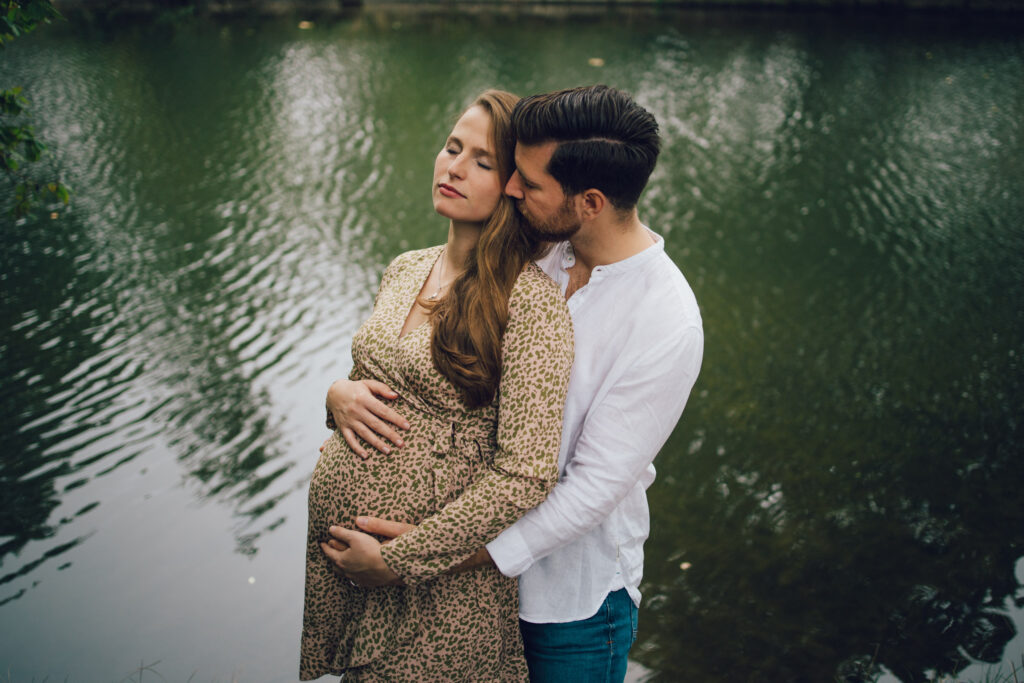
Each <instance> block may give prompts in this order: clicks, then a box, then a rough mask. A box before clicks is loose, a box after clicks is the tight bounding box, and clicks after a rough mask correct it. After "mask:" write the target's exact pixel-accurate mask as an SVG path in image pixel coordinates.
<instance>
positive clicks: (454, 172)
mask: <svg viewBox="0 0 1024 683" xmlns="http://www.w3.org/2000/svg"><path fill="white" fill-rule="evenodd" d="M465 170H466V160H465V158H464V157H463V155H462V154H456V155H455V158H453V159H452V161H451V163H450V164H448V175H450V176H451V177H453V178H462V177H463V174H464V173H465Z"/></svg>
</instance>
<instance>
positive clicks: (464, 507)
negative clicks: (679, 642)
mask: <svg viewBox="0 0 1024 683" xmlns="http://www.w3.org/2000/svg"><path fill="white" fill-rule="evenodd" d="M527 272H528V273H529V274H530V277H529V282H528V283H527V284H528V285H529V286H522V285H521V283H522V281H523V280H526V279H527V278H524V277H523V276H520V278H519V280H518V281H517V284H516V287H514V288H513V292H512V296H511V297H510V300H509V322H508V325H507V327H506V330H505V336H504V340H503V345H502V372H501V383H500V386H499V400H498V426H497V434H496V441H497V450H496V452H495V457H494V461H493V463H492V464H491V465H489V466H488V467H487V469H486V470H484V473H483V475H482V476H480V477H479V478H478V479H477V480H476V481H475V482H473V483H472V484H471V485H470V486H469V487H468V488H467V489H466V490H465V491H464V492H463V493H462V495H460V496H459V497H458V498H457V499H456V500H454V501H452V502H451V503H449V504H448V505H446V506H445V507H444V508H443V509H442V510H440V511H439V512H438V513H437V514H435V515H433V516H431V517H429V518H427V519H425V520H423V521H422V522H421V523H420V524H419V526H418V527H416V528H415V529H413V530H411V531H408V532H406V533H404V534H402V535H401V536H399V537H398V538H396V539H394V540H393V541H391V542H389V543H386V544H385V545H384V546H383V547H382V549H381V554H382V556H383V558H384V561H385V562H386V563H387V565H388V566H389V567H390V568H391V569H392V570H393V571H394V572H395V573H397V574H398V575H399V576H401V577H402V579H403V580H404V581H405V583H406V584H408V585H415V584H417V583H420V582H422V581H423V580H425V579H429V578H432V577H435V576H438V575H439V574H442V573H444V572H445V571H447V570H449V569H451V568H453V567H455V566H456V565H458V564H459V563H461V562H462V561H463V560H465V559H466V558H468V557H469V556H470V555H472V554H473V553H474V552H475V551H476V550H477V549H479V548H480V547H482V546H483V545H484V544H485V543H486V542H487V541H489V540H491V539H493V538H494V537H495V536H497V535H498V533H500V532H501V530H502V529H505V528H506V527H508V526H509V525H510V524H512V523H513V522H515V521H516V520H517V519H519V518H520V517H522V515H523V514H524V513H525V512H526V511H527V510H529V509H530V508H532V507H534V506H536V505H538V504H539V503H540V502H541V501H543V500H544V498H545V497H546V496H547V494H548V492H549V491H550V490H551V489H552V488H553V487H554V485H555V482H556V481H557V479H558V449H559V444H560V441H561V435H562V411H563V408H564V404H565V393H566V389H567V386H568V383H569V373H570V370H571V368H572V359H573V337H572V321H571V319H570V317H569V310H568V308H567V307H566V304H565V300H564V299H563V298H562V295H561V293H560V292H559V291H558V289H557V287H556V286H555V285H554V284H553V283H552V282H551V281H550V280H548V278H547V276H545V275H542V274H541V273H540V271H539V270H535V269H534V267H533V266H530V267H529V270H528V271H527Z"/></svg>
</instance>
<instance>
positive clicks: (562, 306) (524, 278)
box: [508, 261, 569, 317]
mask: <svg viewBox="0 0 1024 683" xmlns="http://www.w3.org/2000/svg"><path fill="white" fill-rule="evenodd" d="M508 305H509V311H510V312H511V311H514V310H516V309H541V310H545V311H547V312H549V313H551V312H553V313H555V314H557V315H559V316H561V315H563V314H564V315H565V317H568V315H569V307H568V306H567V305H566V303H565V296H564V295H563V294H562V290H561V288H560V287H559V286H558V285H557V284H556V283H555V281H554V280H552V279H551V278H550V277H548V275H547V273H545V272H544V271H543V270H541V268H540V266H538V265H537V264H536V263H534V262H533V261H531V262H530V263H529V264H527V266H526V267H525V268H523V272H521V273H520V274H519V277H518V278H516V282H515V284H514V285H513V286H512V293H511V296H509V301H508Z"/></svg>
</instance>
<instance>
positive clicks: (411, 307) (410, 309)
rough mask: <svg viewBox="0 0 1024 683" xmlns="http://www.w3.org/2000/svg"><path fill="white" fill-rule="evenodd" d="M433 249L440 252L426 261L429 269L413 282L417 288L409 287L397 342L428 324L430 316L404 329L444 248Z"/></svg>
mask: <svg viewBox="0 0 1024 683" xmlns="http://www.w3.org/2000/svg"><path fill="white" fill-rule="evenodd" d="M434 249H439V250H440V252H439V253H438V255H437V256H435V257H434V258H433V259H429V260H427V261H426V263H429V264H430V265H429V267H428V268H427V272H426V274H425V275H424V276H423V277H422V278H416V280H415V281H416V282H418V283H419V287H410V289H411V291H412V301H411V302H410V303H409V305H408V307H406V309H405V310H406V314H405V317H404V318H403V319H402V326H401V327H399V328H398V342H401V341H402V340H404V339H405V338H406V337H408V336H409V335H410V334H412V333H414V332H416V331H417V330H419V329H420V328H421V327H423V326H424V325H426V324H428V323H429V322H430V316H429V315H428V316H427V318H426V319H425V320H423V322H421V323H419V324H417V325H414V326H413V327H410V328H409V329H408V330H407V329H405V328H406V326H407V325H408V324H409V318H411V317H412V315H413V313H415V312H416V307H417V306H418V305H419V296H420V292H422V291H423V288H424V287H425V286H426V285H427V280H429V279H430V274H431V273H433V272H434V266H435V265H437V259H439V258H441V254H443V253H444V246H440V247H434Z"/></svg>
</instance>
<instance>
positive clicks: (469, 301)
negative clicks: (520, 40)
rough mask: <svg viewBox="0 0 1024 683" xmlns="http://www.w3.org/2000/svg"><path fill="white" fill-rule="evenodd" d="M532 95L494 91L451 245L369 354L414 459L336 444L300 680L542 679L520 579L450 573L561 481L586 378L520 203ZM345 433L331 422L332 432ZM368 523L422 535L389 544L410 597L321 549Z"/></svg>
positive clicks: (317, 486) (453, 143)
mask: <svg viewBox="0 0 1024 683" xmlns="http://www.w3.org/2000/svg"><path fill="white" fill-rule="evenodd" d="M517 99H518V98H516V97H515V96H513V95H510V94H509V93H503V92H500V91H493V90H491V91H487V92H485V93H483V94H482V95H481V96H480V97H478V98H477V99H476V101H475V102H474V104H473V105H472V106H471V107H469V109H467V110H466V112H465V113H463V115H462V116H461V117H460V118H459V119H458V121H457V122H456V124H455V127H454V128H453V130H452V132H451V134H450V135H449V136H448V139H447V140H446V142H445V145H444V147H443V148H442V150H441V152H440V153H439V154H438V156H437V160H436V162H435V164H434V181H433V201H434V209H435V211H436V212H437V213H438V214H440V215H441V216H443V217H445V218H448V219H449V223H448V239H447V241H446V243H445V244H444V245H439V246H436V247H432V248H428V249H423V250H420V251H413V252H408V253H405V254H402V255H401V256H399V257H397V258H396V259H395V260H394V261H393V262H392V263H391V265H390V266H388V268H387V270H385V272H384V276H383V278H382V280H381V284H380V290H379V292H378V294H377V299H376V301H375V303H374V308H373V313H372V314H371V316H370V318H369V319H368V320H367V321H366V322H365V323H364V324H363V326H362V327H361V328H360V329H359V331H358V332H357V333H356V336H355V338H354V339H353V342H352V357H353V361H354V367H353V369H352V373H351V374H350V379H354V380H362V379H374V380H379V381H381V382H383V383H385V384H387V385H388V386H389V387H391V388H392V389H394V390H395V391H396V392H397V394H398V397H397V398H395V399H394V401H393V407H394V408H395V409H396V410H397V411H399V412H400V413H401V414H402V415H403V416H405V417H406V418H407V419H408V423H409V428H408V430H406V431H405V432H404V433H403V438H404V442H405V443H404V446H403V448H402V449H400V450H398V451H394V452H392V453H391V454H388V455H385V454H382V453H380V452H378V451H376V450H375V449H360V450H361V451H363V453H362V454H360V453H357V452H356V451H355V450H353V449H352V448H351V447H350V446H349V445H348V444H347V443H346V441H345V439H344V438H342V436H341V435H340V434H339V433H338V432H335V433H334V435H332V437H331V438H330V439H329V440H328V442H327V444H325V447H324V449H323V452H322V454H321V457H320V460H319V461H318V462H317V465H316V468H315V470H314V473H313V479H312V482H311V483H310V490H309V534H308V540H307V549H306V595H305V614H304V618H303V631H302V651H301V661H300V675H301V678H302V679H303V680H309V679H313V678H317V677H320V676H322V675H324V674H335V675H340V674H344V676H345V681H385V680H386V681H409V682H412V681H416V682H421V681H503V682H504V681H526V680H527V678H528V677H527V670H526V663H525V660H524V659H523V655H522V640H521V637H520V635H519V623H518V609H517V591H516V583H515V581H514V580H513V579H509V578H507V577H505V576H502V575H501V574H500V573H499V572H498V571H497V570H496V569H494V568H493V567H490V568H483V569H476V570H473V571H467V572H462V573H456V574H444V573H443V572H445V571H446V570H448V569H450V568H452V567H454V566H456V565H458V564H460V563H461V562H462V561H463V560H465V559H466V558H467V557H469V556H470V555H471V554H473V552H474V551H475V550H476V549H478V548H480V547H482V546H483V545H484V544H485V543H486V542H487V541H489V540H490V539H492V538H494V537H495V536H496V535H497V534H498V533H499V532H500V531H501V530H503V529H504V528H505V527H507V526H509V525H510V524H512V522H514V521H515V520H516V519H518V518H519V517H520V516H522V515H523V514H524V513H525V512H526V511H527V510H528V509H530V508H531V507H534V506H536V505H537V504H538V503H540V502H541V501H542V500H543V499H544V498H545V496H546V495H547V493H548V491H550V489H551V488H552V487H553V486H554V485H555V481H556V479H557V476H558V469H557V458H558V447H559V439H560V436H561V429H562V406H563V403H564V400H565V391H566V385H567V383H568V379H569V370H570V366H571V364H572V349H573V340H572V329H571V322H570V318H569V312H568V309H567V308H566V304H565V300H564V298H563V296H562V294H561V292H560V291H559V289H558V288H557V287H556V286H555V284H554V283H553V282H551V280H549V279H548V277H547V276H546V275H544V273H543V272H541V270H540V269H539V268H538V267H537V266H536V265H534V264H533V262H532V260H533V259H534V258H535V257H536V256H538V255H539V253H540V251H541V247H542V245H541V244H540V243H538V242H537V241H535V240H534V239H533V238H531V237H529V236H528V235H526V234H524V232H523V231H522V230H521V229H520V227H519V222H518V221H519V218H518V216H517V213H516V211H515V209H514V207H513V206H512V204H511V200H510V199H509V198H508V197H506V196H505V195H504V193H503V188H504V186H505V183H506V182H507V181H508V178H509V176H510V175H511V173H512V170H513V151H514V145H515V142H514V140H513V139H512V138H511V133H510V114H511V110H512V107H513V106H514V105H515V103H516V101H517ZM329 422H331V420H329ZM357 515H371V516H374V517H381V518H385V519H392V520H397V521H405V522H409V523H412V524H416V525H417V528H416V530H414V531H410V532H409V533H406V534H403V535H402V536H401V537H399V538H397V539H394V540H393V541H390V542H389V543H387V544H385V545H384V546H383V547H382V548H381V555H382V557H383V559H384V561H385V562H386V563H387V565H388V566H389V567H390V568H391V569H392V570H393V571H394V572H395V573H396V574H397V575H398V576H399V577H401V580H402V582H403V583H404V585H393V586H382V587H378V588H360V587H358V586H355V585H354V584H352V583H351V582H350V581H348V580H347V579H346V578H345V577H344V576H343V575H341V573H340V572H339V571H338V570H337V567H336V566H335V565H334V563H333V562H332V561H331V560H330V558H328V557H327V556H326V555H325V553H324V552H323V550H322V548H321V543H323V542H325V541H327V540H329V539H330V535H329V534H328V529H329V527H331V526H341V527H346V528H350V529H354V528H356V525H355V517H356V516H357Z"/></svg>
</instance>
